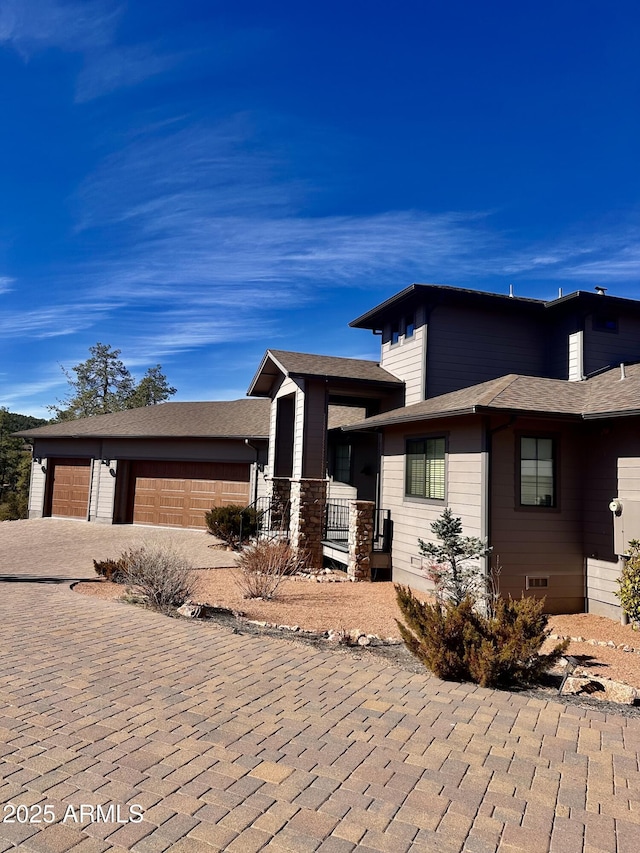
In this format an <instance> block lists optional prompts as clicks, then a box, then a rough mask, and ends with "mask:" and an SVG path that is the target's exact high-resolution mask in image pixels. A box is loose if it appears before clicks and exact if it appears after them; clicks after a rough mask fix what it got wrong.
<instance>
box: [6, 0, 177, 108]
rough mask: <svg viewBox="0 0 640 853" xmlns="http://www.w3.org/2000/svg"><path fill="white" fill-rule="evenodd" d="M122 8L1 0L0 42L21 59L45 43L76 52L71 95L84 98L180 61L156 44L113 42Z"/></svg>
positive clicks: (100, 0) (79, 0)
mask: <svg viewBox="0 0 640 853" xmlns="http://www.w3.org/2000/svg"><path fill="white" fill-rule="evenodd" d="M123 8H124V7H123V6H122V5H121V4H120V3H116V2H113V0H3V3H2V6H0V42H4V43H6V44H10V45H12V46H13V47H14V49H15V50H16V51H17V52H18V53H19V54H20V56H21V57H22V58H23V60H24V61H25V62H27V61H29V60H30V59H31V57H32V56H33V55H34V54H36V53H37V52H39V51H41V50H45V49H48V48H57V49H59V50H62V51H65V52H67V53H76V54H80V55H82V57H83V61H84V66H83V68H82V70H81V71H80V73H79V75H78V80H77V89H76V100H77V101H79V102H82V101H89V100H92V99H93V98H96V97H99V96H100V95H104V94H106V93H108V92H112V91H114V90H116V89H120V88H123V87H127V86H135V85H136V84H138V83H140V82H142V81H143V80H146V79H148V78H149V77H153V76H155V75H157V74H160V73H162V72H164V71H166V70H168V69H169V68H172V67H173V66H174V65H175V64H176V63H177V62H179V61H180V57H179V56H178V55H177V54H166V53H163V51H162V49H161V48H160V46H159V45H146V44H134V45H120V46H118V45H116V44H115V39H116V33H117V27H118V23H119V20H120V18H121V16H122V12H123Z"/></svg>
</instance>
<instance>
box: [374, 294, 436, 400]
mask: <svg viewBox="0 0 640 853" xmlns="http://www.w3.org/2000/svg"><path fill="white" fill-rule="evenodd" d="M390 333H391V327H390V326H389V327H388V328H387V329H386V332H385V334H384V336H383V339H382V346H381V353H380V365H381V366H382V367H384V369H385V370H388V371H389V373H393V375H394V376H397V377H398V379H402V380H403V382H404V383H405V405H407V406H409V405H411V404H412V403H419V402H420V401H421V400H424V398H425V364H426V356H427V325H426V323H425V320H424V311H423V310H422V309H421V310H420V311H419V312H418V313H417V316H416V329H415V333H414V335H413V337H410V338H407V337H406V336H405V335H401V336H400V340H399V341H398V343H397V344H392V343H391V340H390Z"/></svg>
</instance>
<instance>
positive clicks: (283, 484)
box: [269, 477, 291, 534]
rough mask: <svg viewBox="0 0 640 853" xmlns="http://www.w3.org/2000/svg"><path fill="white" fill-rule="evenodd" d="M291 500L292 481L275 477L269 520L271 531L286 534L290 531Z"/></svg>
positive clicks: (272, 484) (272, 483)
mask: <svg viewBox="0 0 640 853" xmlns="http://www.w3.org/2000/svg"><path fill="white" fill-rule="evenodd" d="M290 500H291V480H289V478H288V477H274V478H273V480H272V481H271V517H270V519H269V530H270V531H271V532H273V531H282V532H283V533H284V534H286V533H287V532H288V530H289V516H290V505H289V502H290Z"/></svg>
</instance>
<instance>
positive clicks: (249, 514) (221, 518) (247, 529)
mask: <svg viewBox="0 0 640 853" xmlns="http://www.w3.org/2000/svg"><path fill="white" fill-rule="evenodd" d="M204 518H205V522H206V525H207V531H208V532H209V533H210V534H211V535H212V536H215V537H216V538H217V539H221V540H222V541H223V542H224V543H225V544H226V545H228V546H229V547H231V548H234V549H235V548H239V547H240V545H241V544H242V542H245V541H247V540H248V539H251V537H252V536H255V534H256V531H257V529H258V514H257V512H256V511H255V509H254V508H253V507H244V508H243V507H241V506H237V505H236V504H227V505H225V506H216V507H213V508H212V509H210V510H209V511H208V512H206V513H205V516H204Z"/></svg>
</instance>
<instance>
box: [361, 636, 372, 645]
mask: <svg viewBox="0 0 640 853" xmlns="http://www.w3.org/2000/svg"><path fill="white" fill-rule="evenodd" d="M358 645H359V646H369V645H371V640H370V639H369V637H366V636H363V637H358Z"/></svg>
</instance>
